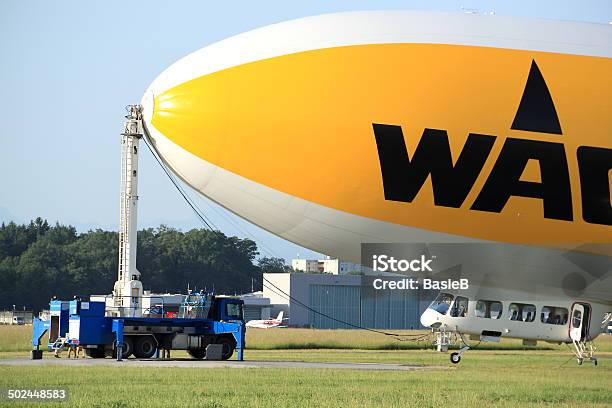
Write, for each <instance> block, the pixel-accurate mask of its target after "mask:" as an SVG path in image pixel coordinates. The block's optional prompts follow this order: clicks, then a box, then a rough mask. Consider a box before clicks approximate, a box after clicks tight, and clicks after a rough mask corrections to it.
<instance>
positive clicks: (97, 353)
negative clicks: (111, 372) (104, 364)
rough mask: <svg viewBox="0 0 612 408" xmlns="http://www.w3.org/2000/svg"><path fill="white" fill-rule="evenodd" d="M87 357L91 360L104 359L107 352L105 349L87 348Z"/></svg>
mask: <svg viewBox="0 0 612 408" xmlns="http://www.w3.org/2000/svg"><path fill="white" fill-rule="evenodd" d="M85 355H86V356H87V357H89V358H104V357H106V350H104V347H96V348H86V349H85Z"/></svg>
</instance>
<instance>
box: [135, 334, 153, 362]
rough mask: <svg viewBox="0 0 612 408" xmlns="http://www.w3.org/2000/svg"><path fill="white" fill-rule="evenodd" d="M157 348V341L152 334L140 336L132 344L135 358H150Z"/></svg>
mask: <svg viewBox="0 0 612 408" xmlns="http://www.w3.org/2000/svg"><path fill="white" fill-rule="evenodd" d="M156 350H157V343H156V342H155V339H154V338H153V337H152V336H140V337H139V338H138V340H136V344H134V355H135V356H136V358H151V357H153V355H154V354H155V351H156Z"/></svg>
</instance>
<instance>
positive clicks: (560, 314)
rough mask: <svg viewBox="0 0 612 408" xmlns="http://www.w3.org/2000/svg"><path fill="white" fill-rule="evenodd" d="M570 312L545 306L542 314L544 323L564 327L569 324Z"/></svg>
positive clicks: (562, 308)
mask: <svg viewBox="0 0 612 408" xmlns="http://www.w3.org/2000/svg"><path fill="white" fill-rule="evenodd" d="M567 316H568V312H567V309H566V308H564V307H554V306H544V307H543V308H542V312H541V313H540V319H541V320H542V323H546V324H556V325H564V324H566V323H567Z"/></svg>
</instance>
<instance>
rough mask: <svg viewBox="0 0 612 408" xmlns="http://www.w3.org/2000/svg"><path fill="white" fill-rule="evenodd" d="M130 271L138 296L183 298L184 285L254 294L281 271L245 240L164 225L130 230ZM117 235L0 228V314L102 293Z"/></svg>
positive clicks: (34, 226)
mask: <svg viewBox="0 0 612 408" xmlns="http://www.w3.org/2000/svg"><path fill="white" fill-rule="evenodd" d="M137 253H138V255H137V262H136V264H137V268H138V270H139V271H140V272H141V273H142V282H143V286H144V289H145V290H151V291H153V292H158V293H159V292H170V293H185V292H186V289H187V286H188V285H189V287H190V288H192V289H194V288H197V289H204V288H206V289H207V290H209V291H210V290H214V291H215V293H218V294H221V293H223V294H240V293H247V292H250V291H251V289H252V288H253V289H255V290H261V286H262V273H263V272H288V271H290V270H291V268H289V267H288V266H287V265H286V264H285V261H284V259H280V258H266V257H264V258H260V259H257V256H258V255H259V252H258V249H257V244H256V243H255V242H254V241H252V240H250V239H241V238H237V237H228V236H226V235H224V234H223V233H221V232H218V231H209V230H204V229H192V230H190V231H187V232H183V231H180V230H177V229H174V228H170V227H167V226H163V225H162V226H160V227H159V228H148V229H144V230H142V231H138V248H137ZM117 264H118V234H117V232H115V231H103V230H101V229H97V230H92V231H88V232H85V233H77V231H76V229H75V228H74V227H72V226H68V225H61V224H59V223H57V224H55V225H50V224H49V223H48V222H47V221H46V220H44V219H41V218H37V219H35V220H33V221H31V222H30V223H29V224H23V225H19V224H16V223H13V222H11V223H8V224H5V223H2V225H1V226H0V309H10V308H12V307H13V305H15V306H16V307H17V308H18V309H21V308H22V307H24V306H25V307H26V308H27V309H32V310H35V311H39V310H42V309H45V308H48V304H49V300H50V299H51V297H53V296H57V297H58V299H72V297H73V296H75V295H81V296H82V295H90V294H101V295H103V294H109V293H111V292H112V288H113V284H114V282H115V280H116V279H117Z"/></svg>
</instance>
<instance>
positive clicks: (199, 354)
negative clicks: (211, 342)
mask: <svg viewBox="0 0 612 408" xmlns="http://www.w3.org/2000/svg"><path fill="white" fill-rule="evenodd" d="M187 353H189V355H190V356H191V357H193V358H195V359H196V360H202V359H203V358H204V357H206V349H203V348H199V349H189V350H187Z"/></svg>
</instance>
